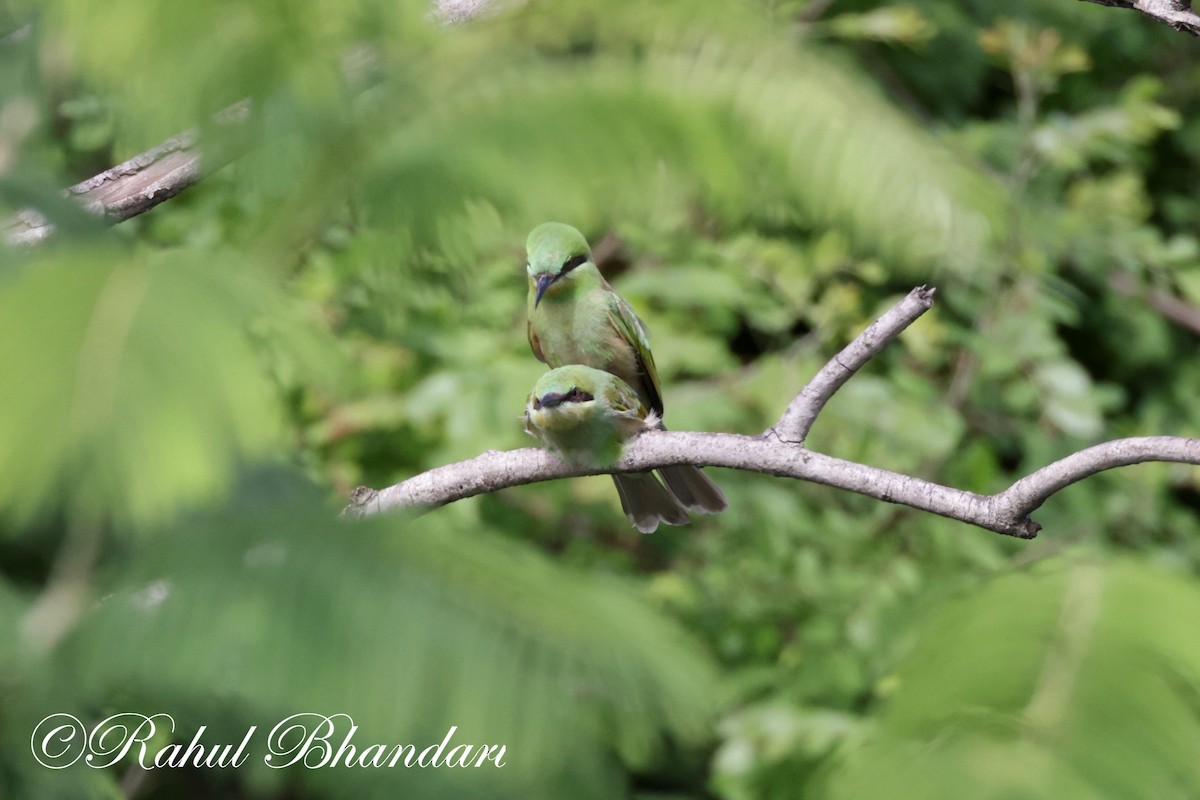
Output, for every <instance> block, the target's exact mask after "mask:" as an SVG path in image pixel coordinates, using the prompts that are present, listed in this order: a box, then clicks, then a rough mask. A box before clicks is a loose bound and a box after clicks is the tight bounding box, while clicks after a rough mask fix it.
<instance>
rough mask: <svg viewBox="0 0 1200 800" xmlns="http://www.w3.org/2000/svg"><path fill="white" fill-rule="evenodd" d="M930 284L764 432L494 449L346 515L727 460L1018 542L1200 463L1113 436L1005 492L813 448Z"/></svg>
mask: <svg viewBox="0 0 1200 800" xmlns="http://www.w3.org/2000/svg"><path fill="white" fill-rule="evenodd" d="M933 295H934V290H933V289H932V288H927V287H924V286H919V287H917V288H915V289H913V290H912V291H911V292H909V293H908V295H907V296H906V297H905V298H904V299H903V300H901V301H900V302H899V303H897V304H896V305H895V306H893V307H892V308H891V309H890V310H889V311H887V312H886V313H885V314H884V315H883V316H881V317H880V318H879V319H877V320H876V321H875V322H874V323H872V324H871V325H870V326H869V327H868V328H867V329H866V330H864V331H863V332H862V333H861V334H859V336H858V337H857V338H855V339H854V341H852V342H851V343H850V344H848V345H847V346H846V347H845V348H844V349H843V350H842V351H841V352H840V353H838V354H837V355H836V356H834V357H833V358H832V359H830V360H829V362H828V363H827V364H825V366H824V367H822V368H821V369H820V370H819V371H818V372H817V374H816V375H814V376H813V378H812V380H810V381H809V382H808V384H807V385H806V386H805V387H804V388H803V389H801V390H800V393H799V394H797V395H796V397H795V399H793V400H792V402H791V404H790V405H789V406H788V408H787V410H786V411H785V412H784V413H783V416H782V417H780V419H779V421H778V422H777V423H775V425H773V426H771V427H770V428H768V429H767V430H766V431H764V432H763V433H762V434H760V435H758V436H741V435H737V434H732V433H696V432H688V431H647V432H646V433H643V434H641V435H640V436H638V437H637V438H636V439H634V440H633V441H631V442H629V444H628V445H627V446H626V448H625V453H624V455H623V456H622V457H621V459H620V461H618V462H617V463H616V464H615V465H614V466H613V467H611V468H609V469H606V470H604V469H597V468H590V467H587V466H581V465H578V464H568V463H566V462H565V461H563V460H562V459H560V458H558V457H557V456H555V455H553V454H552V453H549V452H547V451H545V450H541V449H538V448H533V447H527V448H524V449H521V450H508V451H496V450H490V451H488V452H486V453H483V454H482V455H479V456H476V457H475V458H472V459H469V460H467V461H461V462H459V463H457V464H449V465H447V466H443V467H437V468H436V469H431V470H429V471H427V472H423V473H421V474H419V475H416V476H414V477H412V478H409V479H408V480H406V481H402V482H400V483H397V484H395V485H393V486H389V487H387V488H385V489H379V490H375V489H371V488H368V487H365V486H360V487H359V488H357V489H355V490H354V492H353V493H352V495H351V498H350V505H348V506H347V507H346V509H345V510H344V511H343V512H342V513H343V515H344V516H350V517H361V516H371V515H374V514H380V513H384V512H389V511H397V510H401V509H409V508H431V507H437V506H441V505H445V504H447V503H452V502H454V501H455V500H461V499H463V498H466V497H473V496H475V495H477V494H485V493H487V492H494V491H497V490H499V489H505V488H508V487H510V486H520V485H523V484H528V483H537V482H540V481H547V480H554V479H557V478H570V477H576V476H580V475H597V474H603V473H606V472H636V471H638V470H646V469H654V468H657V467H664V466H670V465H672V464H693V465H695V466H698V467H726V468H729V469H741V470H747V471H750V472H760V473H764V474H767V475H775V476H778V477H786V478H796V479H798V480H805V481H811V482H813V483H820V484H823V485H825V486H832V487H834V488H838V489H844V490H846V491H850V492H855V493H857V494H862V495H866V496H867V497H873V498H875V499H877V500H882V501H884V502H887V503H897V504H899V505H905V506H909V507H910V508H915V509H918V510H921V511H928V512H930V513H933V514H938V515H940V516H943V517H949V518H950V519H956V520H959V521H961V522H966V523H969V524H971V525H975V526H978V527H980V528H983V529H985V530H989V531H994V532H995V533H1001V534H1004V535H1007V536H1015V537H1017V538H1019V539H1032V538H1034V537H1035V536H1036V535H1037V533H1038V531H1039V530H1041V525H1039V524H1038V523H1037V522H1035V521H1034V520H1033V519H1032V518H1031V517H1030V515H1031V514H1032V513H1033V512H1034V511H1035V510H1037V508H1039V507H1040V506H1041V505H1042V503H1043V502H1045V500H1046V499H1047V498H1048V497H1050V496H1051V495H1053V494H1054V493H1055V492H1057V491H1059V490H1061V489H1063V488H1065V487H1067V486H1069V485H1071V484H1072V483H1075V482H1076V481H1079V480H1082V479H1083V478H1086V477H1088V476H1089V475H1094V474H1096V473H1097V472H1102V471H1104V470H1107V469H1112V468H1114V467H1121V466H1127V465H1130V464H1139V463H1142V462H1145V461H1174V462H1180V463H1186V464H1200V439H1188V438H1184V437H1180V436H1143V437H1136V438H1131V439H1118V440H1115V441H1111V442H1105V443H1103V444H1098V445H1095V446H1093V447H1089V448H1087V449H1085V450H1081V451H1079V452H1077V453H1073V454H1071V455H1069V456H1067V457H1066V458H1063V459H1060V460H1059V461H1056V462H1054V463H1053V464H1050V465H1049V466H1046V467H1043V468H1042V469H1039V470H1038V471H1036V472H1034V473H1032V474H1030V475H1027V476H1025V477H1023V478H1021V479H1020V480H1018V481H1017V482H1016V483H1014V484H1013V485H1011V486H1009V487H1008V488H1007V489H1005V490H1004V491H1002V492H999V493H997V494H993V495H981V494H976V493H974V492H968V491H965V490H963V489H955V488H952V487H949V486H942V485H940V484H937V483H933V482H930V481H926V480H923V479H921V478H916V477H913V476H910V475H903V474H900V473H897V472H892V471H890V470H885V469H880V468H878V467H872V466H868V465H865V464H857V463H855V462H852V461H845V460H842V459H839V458H834V457H833V456H828V455H825V454H823V453H818V452H816V451H813V450H810V449H808V448H806V447H804V445H803V442H804V440H805V438H806V437H807V435H808V432H809V430H810V429H811V428H812V425H813V422H815V420H816V417H817V414H818V413H819V412H820V411H821V409H822V408H824V406H825V404H826V403H827V402H828V401H829V398H830V397H832V396H833V394H834V392H836V391H837V390H838V389H839V388H841V386H842V385H843V384H845V382H846V381H848V380H849V379H850V378H851V376H853V375H854V373H855V372H857V371H858V370H859V369H860V368H861V367H862V366H863V365H864V364H866V363H867V362H868V361H869V360H870V359H871V358H872V357H874V356H875V355H876V354H877V353H879V352H880V351H881V350H883V348H884V347H885V346H887V344H888V343H889V342H890V341H892V340H893V339H895V338H896V337H897V336H898V335H899V334H900V332H901V331H903V330H904V329H905V328H907V327H908V326H909V325H910V324H912V323H913V322H914V321H915V320H916V319H917V318H918V317H920V316H921V315H922V314H924V313H925V312H926V311H928V310H929V309H930V307H932V305H933Z"/></svg>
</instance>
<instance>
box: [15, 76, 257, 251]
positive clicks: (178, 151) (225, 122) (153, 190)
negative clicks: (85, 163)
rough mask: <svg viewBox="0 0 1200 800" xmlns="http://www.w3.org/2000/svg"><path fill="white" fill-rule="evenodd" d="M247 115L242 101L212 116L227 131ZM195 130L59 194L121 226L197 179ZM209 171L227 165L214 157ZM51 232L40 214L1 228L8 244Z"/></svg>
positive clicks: (21, 216)
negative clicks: (3, 229)
mask: <svg viewBox="0 0 1200 800" xmlns="http://www.w3.org/2000/svg"><path fill="white" fill-rule="evenodd" d="M249 116H250V101H249V100H242V101H240V102H238V103H235V104H234V105H232V106H230V107H229V108H226V109H225V110H223V111H221V112H220V113H218V114H217V115H215V116H214V117H213V122H214V124H215V126H216V127H217V128H218V129H225V130H231V129H233V128H235V127H238V126H240V125H241V124H242V123H244V122H245V121H246V120H247V119H248V118H249ZM199 139H200V132H199V130H197V129H192V130H189V131H184V132H183V133H181V134H179V135H177V136H172V137H171V138H170V139H167V140H166V141H165V142H163V143H162V144H160V145H158V146H157V147H154V148H151V149H150V150H147V151H146V152H144V153H141V154H139V155H136V156H134V157H133V158H131V159H129V160H128V161H126V162H124V163H122V164H118V165H117V166H115V167H113V168H111V169H106V170H105V171H104V172H101V173H100V174H99V175H95V176H93V177H91V178H88V179H87V180H85V181H81V182H80V183H77V184H75V185H74V186H72V187H70V188H69V189H66V190H65V191H64V192H63V195H64V196H66V197H70V198H71V199H73V200H75V201H76V202H78V203H79V204H80V205H82V206H83V207H84V209H86V210H87V211H89V212H91V213H93V214H95V215H96V216H100V217H104V219H105V220H107V221H108V222H109V223H110V224H116V223H118V222H123V221H125V220H127V219H129V218H131V217H136V216H137V215H138V214H142V213H144V212H146V211H149V210H150V209H152V208H154V207H155V206H156V205H158V204H159V203H161V202H163V201H164V200H168V199H170V198H172V197H174V196H175V195H177V194H179V193H180V192H182V191H183V190H184V189H186V188H188V187H189V186H191V185H192V184H194V183H196V182H197V181H199V180H200V178H201V176H202V172H201V153H200V149H199V147H197V142H198V141H199ZM208 155H209V156H210V161H213V162H214V163H210V164H209V165H208V169H209V170H211V169H212V168H214V167H215V166H220V164H222V163H224V162H225V161H227V160H228V159H227V158H217V159H215V160H214V159H213V158H212V156H213V153H212V148H210V151H209V152H208ZM52 233H54V225H53V223H51V222H50V221H49V220H48V219H46V217H45V216H43V215H42V214H41V213H40V212H39V211H36V210H34V209H24V210H22V211H20V212H19V213H18V214H17V215H16V216H15V217H14V219H12V220H10V221H9V222H8V224H7V225H6V226H5V238H6V239H7V241H8V243H9V244H14V245H16V244H37V243H38V242H40V241H42V240H43V239H46V238H47V237H48V236H50V235H51V234H52Z"/></svg>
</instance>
